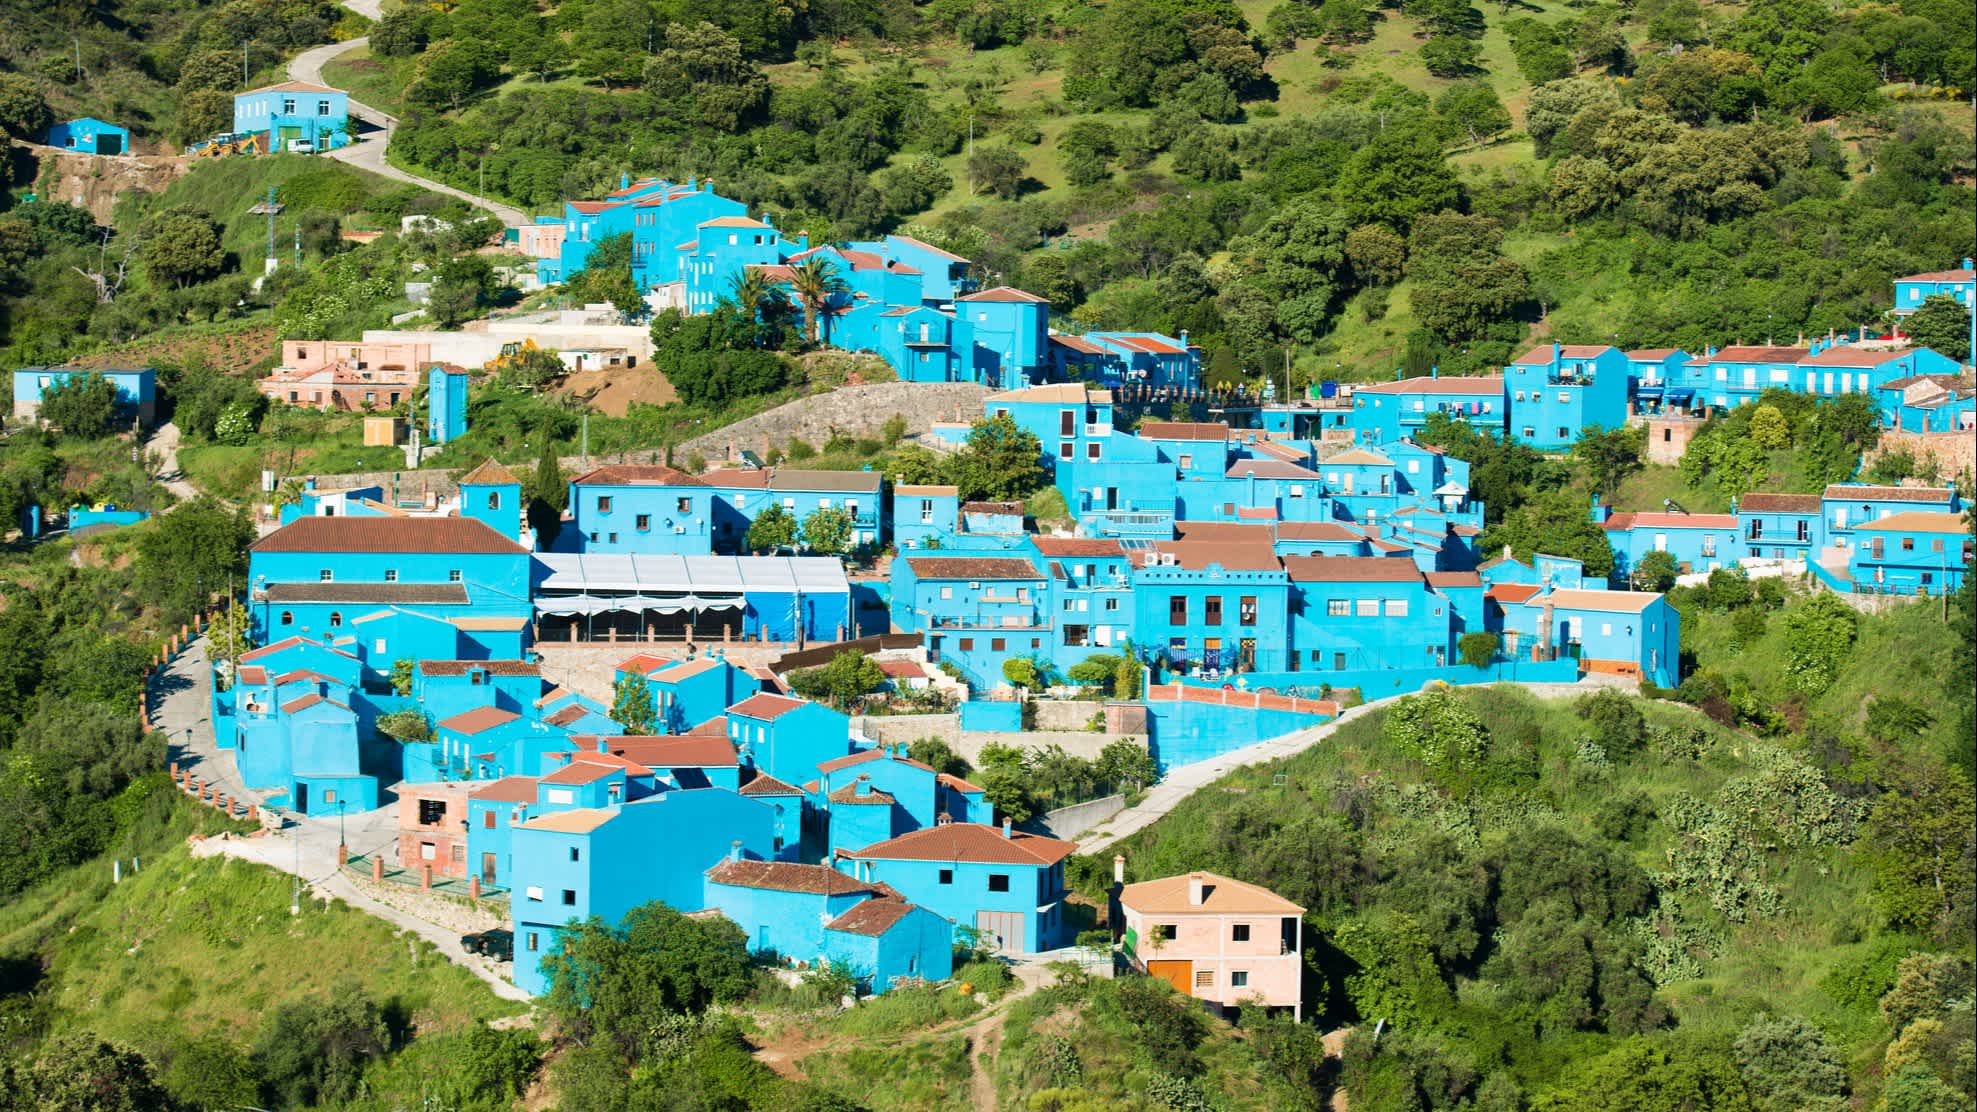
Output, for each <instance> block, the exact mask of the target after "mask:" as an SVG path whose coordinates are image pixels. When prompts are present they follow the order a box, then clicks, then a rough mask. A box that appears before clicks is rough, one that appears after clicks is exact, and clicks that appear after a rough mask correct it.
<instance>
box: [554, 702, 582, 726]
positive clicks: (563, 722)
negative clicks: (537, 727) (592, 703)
mask: <svg viewBox="0 0 1977 1112" xmlns="http://www.w3.org/2000/svg"><path fill="white" fill-rule="evenodd" d="M589 713H590V708H589V707H586V706H584V705H583V704H582V703H571V704H570V705H569V706H567V707H564V708H563V709H562V710H559V711H557V712H556V713H555V714H552V715H550V716H549V717H547V718H545V719H543V722H544V723H545V724H547V725H550V726H557V727H568V726H574V725H576V724H577V723H579V722H581V721H583V718H584V716H585V715H587V714H589Z"/></svg>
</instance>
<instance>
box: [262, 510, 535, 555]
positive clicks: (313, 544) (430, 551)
mask: <svg viewBox="0 0 1977 1112" xmlns="http://www.w3.org/2000/svg"><path fill="white" fill-rule="evenodd" d="M253 551H255V552H390V553H407V554H417V555H422V556H424V555H432V556H438V555H444V554H448V553H470V554H493V553H499V554H502V555H509V554H513V553H521V552H526V551H527V550H526V549H524V548H523V547H522V546H521V545H518V544H516V543H515V542H514V541H511V540H509V539H508V538H507V537H504V536H502V535H501V534H499V533H497V532H495V531H494V530H493V529H490V528H488V527H487V526H486V525H485V524H483V523H481V522H480V521H477V520H475V519H473V518H471V517H299V518H296V519H295V520H294V521H291V522H289V523H288V524H287V525H284V526H282V527H281V528H279V529H277V530H275V531H274V532H272V533H269V534H268V535H267V536H265V537H262V538H261V539H260V540H258V541H256V542H254V547H253Z"/></svg>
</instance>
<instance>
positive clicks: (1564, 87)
mask: <svg viewBox="0 0 1977 1112" xmlns="http://www.w3.org/2000/svg"><path fill="white" fill-rule="evenodd" d="M1619 103H1620V99H1619V97H1618V96H1616V95H1615V94H1614V92H1613V87H1612V86H1611V85H1609V84H1607V83H1605V82H1602V81H1580V80H1563V81H1547V82H1545V83H1544V84H1542V85H1538V86H1536V87H1534V88H1533V89H1532V90H1531V95H1530V103H1529V104H1527V105H1526V106H1525V109H1524V131H1525V133H1526V134H1528V135H1530V137H1531V144H1532V146H1533V147H1534V148H1535V149H1536V152H1537V156H1538V157H1539V158H1548V157H1550V156H1551V155H1552V153H1553V151H1552V142H1553V139H1554V137H1556V136H1558V135H1560V133H1562V132H1564V131H1565V127H1566V125H1567V124H1570V123H1571V122H1572V121H1573V119H1574V118H1575V117H1577V116H1578V115H1579V113H1581V112H1583V111H1585V110H1586V109H1587V108H1589V107H1591V106H1594V105H1604V106H1608V107H1618V106H1619Z"/></svg>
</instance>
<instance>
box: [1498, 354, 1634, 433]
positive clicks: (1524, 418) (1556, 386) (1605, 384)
mask: <svg viewBox="0 0 1977 1112" xmlns="http://www.w3.org/2000/svg"><path fill="white" fill-rule="evenodd" d="M1628 370H1629V364H1628V361H1627V356H1626V354H1625V353H1623V352H1622V351H1621V350H1620V349H1619V348H1616V347H1612V346H1610V345H1595V344H1568V345H1561V344H1549V345H1540V346H1538V347H1535V348H1532V349H1531V350H1530V351H1527V352H1525V353H1524V354H1523V355H1522V356H1520V357H1518V359H1517V361H1516V362H1514V363H1512V364H1511V365H1510V366H1508V367H1506V368H1504V379H1505V382H1504V388H1505V389H1506V390H1508V391H1509V392H1510V434H1511V435H1512V436H1514V437H1516V438H1518V439H1519V440H1522V441H1523V442H1524V443H1526V444H1529V445H1531V446H1532V447H1533V448H1536V449H1538V450H1539V451H1545V452H1562V451H1565V450H1566V449H1568V448H1570V447H1571V446H1572V445H1573V444H1574V443H1575V442H1576V441H1577V440H1578V439H1579V437H1580V436H1581V435H1582V434H1584V433H1585V431H1586V430H1587V429H1590V428H1592V427H1594V426H1598V427H1599V428H1601V429H1606V430H1612V429H1617V428H1619V427H1620V426H1622V425H1624V424H1626V422H1627V373H1628Z"/></svg>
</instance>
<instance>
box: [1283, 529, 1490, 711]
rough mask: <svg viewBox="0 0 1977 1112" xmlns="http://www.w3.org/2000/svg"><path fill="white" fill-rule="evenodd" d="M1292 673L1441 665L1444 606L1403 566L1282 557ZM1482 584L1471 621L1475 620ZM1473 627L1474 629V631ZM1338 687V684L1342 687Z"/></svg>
mask: <svg viewBox="0 0 1977 1112" xmlns="http://www.w3.org/2000/svg"><path fill="white" fill-rule="evenodd" d="M1284 571H1285V574H1287V575H1288V576H1289V577H1290V581H1291V583H1292V585H1293V589H1294V591H1295V595H1296V601H1295V602H1294V603H1293V605H1292V607H1291V633H1290V641H1291V644H1293V645H1295V646H1296V657H1295V658H1294V659H1293V661H1292V662H1291V663H1292V669H1291V670H1298V671H1307V670H1308V671H1313V672H1327V671H1329V672H1363V671H1384V670H1389V669H1401V668H1427V667H1434V666H1437V665H1442V664H1446V663H1447V661H1448V646H1449V631H1450V620H1449V617H1450V616H1449V604H1448V602H1447V600H1446V599H1444V598H1442V597H1441V596H1439V595H1435V594H1432V593H1430V592H1429V590H1428V583H1427V580H1426V578H1424V576H1423V574H1422V572H1421V571H1420V570H1419V569H1418V568H1416V567H1415V566H1414V563H1413V561H1410V560H1392V559H1386V558H1384V557H1379V556H1287V557H1285V558H1284ZM1481 602H1482V600H1481V580H1480V579H1479V580H1478V581H1477V598H1476V600H1475V608H1476V615H1477V617H1478V618H1479V619H1480V617H1481ZM1480 624H1481V623H1480V621H1479V622H1478V625H1479V627H1480ZM1342 686H1343V685H1342Z"/></svg>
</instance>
